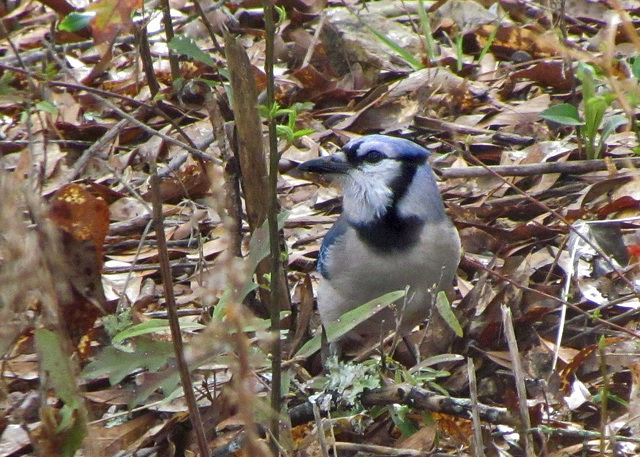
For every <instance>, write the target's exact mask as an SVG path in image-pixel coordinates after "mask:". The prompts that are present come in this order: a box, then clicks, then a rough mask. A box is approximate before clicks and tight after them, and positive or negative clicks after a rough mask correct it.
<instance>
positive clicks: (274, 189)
mask: <svg viewBox="0 0 640 457" xmlns="http://www.w3.org/2000/svg"><path fill="white" fill-rule="evenodd" d="M262 8H263V10H264V23H265V34H266V36H265V41H266V44H265V46H266V49H265V59H264V66H265V73H266V76H267V101H266V104H267V107H268V108H271V107H273V106H274V104H275V77H274V74H273V62H274V61H275V54H274V42H275V23H274V20H273V5H272V4H271V1H270V0H262ZM267 124H268V126H269V212H268V214H267V219H268V223H269V251H270V261H271V263H270V267H271V268H270V269H271V295H270V308H269V311H270V313H269V314H270V318H271V331H272V332H273V333H274V334H275V338H274V340H273V346H272V348H271V409H272V410H273V412H272V414H273V416H272V418H271V433H272V434H273V437H274V441H279V438H280V412H281V410H282V347H281V342H280V309H281V304H280V285H281V283H280V266H281V260H280V257H281V254H280V251H281V249H280V232H279V230H278V212H279V210H280V208H279V206H280V205H279V202H278V161H279V159H280V154H278V135H277V131H276V120H275V118H274V117H273V116H270V117H269V118H268V119H267ZM325 444H326V443H325ZM274 450H276V449H275V448H274ZM323 452H325V457H328V455H329V452H328V450H326V445H325V449H323Z"/></svg>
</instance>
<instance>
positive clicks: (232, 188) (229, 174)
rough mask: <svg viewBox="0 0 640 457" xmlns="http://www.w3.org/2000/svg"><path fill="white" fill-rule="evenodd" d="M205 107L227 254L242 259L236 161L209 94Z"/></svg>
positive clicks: (214, 100)
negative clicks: (214, 146) (219, 180)
mask: <svg viewBox="0 0 640 457" xmlns="http://www.w3.org/2000/svg"><path fill="white" fill-rule="evenodd" d="M197 3H198V2H197V0H196V4H197ZM205 105H206V107H207V111H208V112H209V119H210V121H211V126H212V127H213V137H214V138H215V139H216V141H217V142H218V149H220V157H222V160H223V161H224V207H225V210H226V212H227V216H228V217H229V219H230V223H229V224H228V227H227V228H228V230H229V237H230V238H231V239H230V241H229V252H230V253H231V254H233V255H234V256H236V257H242V200H241V197H240V170H239V165H238V159H237V158H236V157H235V156H234V155H233V150H232V149H231V145H230V144H229V139H228V138H227V134H226V133H225V129H224V126H225V122H224V118H223V117H222V113H221V112H220V104H219V102H218V100H217V98H216V97H214V96H213V94H212V93H211V92H209V93H208V94H207V96H206V98H205Z"/></svg>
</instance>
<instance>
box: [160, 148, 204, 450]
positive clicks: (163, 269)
mask: <svg viewBox="0 0 640 457" xmlns="http://www.w3.org/2000/svg"><path fill="white" fill-rule="evenodd" d="M149 164H150V166H151V194H152V198H153V225H154V230H155V232H156V240H157V241H158V259H159V261H160V273H161V276H162V283H163V286H164V295H165V300H166V304H167V312H168V314H169V326H170V327H171V339H172V341H173V348H174V351H175V354H176V362H177V365H178V371H179V372H180V381H181V383H182V390H183V391H184V396H185V400H186V401H187V406H188V408H189V417H190V418H191V425H192V427H193V429H194V430H195V433H196V438H197V441H198V448H199V451H200V455H201V456H203V457H208V456H209V446H208V444H207V437H206V435H205V433H204V425H203V424H202V418H201V417H200V410H199V409H198V403H197V402H196V397H195V394H194V391H193V384H192V383H191V376H190V374H189V366H188V365H187V362H186V360H185V357H184V348H183V344H182V334H181V333H180V320H179V319H178V313H177V305H176V300H175V295H174V293H173V276H172V275H171V269H170V267H169V251H168V250H167V244H166V241H167V240H166V238H165V233H164V221H163V215H162V202H161V201H160V178H159V177H158V173H157V171H158V170H157V165H156V162H155V157H153V158H151V160H149Z"/></svg>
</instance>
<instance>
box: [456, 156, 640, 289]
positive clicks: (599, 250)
mask: <svg viewBox="0 0 640 457" xmlns="http://www.w3.org/2000/svg"><path fill="white" fill-rule="evenodd" d="M452 146H453V145H452ZM454 147H455V146H454ZM463 152H464V151H463ZM465 156H466V157H467V158H468V159H469V160H471V161H473V162H475V163H477V164H479V165H480V166H482V167H484V168H487V170H489V171H490V173H491V174H492V175H493V176H495V177H497V178H499V179H500V180H502V182H504V183H505V184H506V185H508V186H509V187H511V189H513V190H515V191H516V192H517V193H519V194H520V195H522V196H523V197H525V198H526V199H527V200H529V201H531V202H532V203H534V204H536V205H538V206H539V207H540V208H543V209H544V210H545V211H546V212H548V213H549V214H551V215H552V216H553V217H555V218H556V219H557V220H558V221H560V222H562V223H563V224H565V225H566V226H567V228H568V229H569V230H572V231H573V232H574V233H575V234H576V235H578V237H580V238H581V239H582V240H583V241H584V242H585V243H586V244H587V245H588V246H589V247H590V248H591V249H593V250H594V251H595V252H596V253H597V254H598V255H599V256H600V257H602V258H603V259H604V261H605V262H606V263H607V265H608V266H609V268H611V270H612V271H614V272H615V273H616V275H617V276H618V277H619V278H620V279H621V280H622V282H624V283H625V284H626V286H627V287H628V288H629V290H631V291H632V293H633V294H634V295H635V296H636V297H638V298H640V292H639V291H638V290H637V289H636V287H635V285H634V284H633V283H632V282H631V281H629V279H627V278H626V277H625V276H624V275H623V274H622V271H620V268H618V266H617V265H616V263H615V262H613V261H612V260H611V257H610V256H609V255H607V254H606V253H605V252H604V251H603V250H602V248H600V246H598V245H596V244H595V243H593V242H592V241H591V240H590V239H589V238H588V237H587V236H585V235H584V234H583V233H580V231H579V230H576V229H575V228H574V227H573V226H572V225H571V223H570V222H569V221H568V220H567V219H566V218H564V217H563V216H562V215H561V214H560V213H558V212H557V211H555V210H553V209H551V208H550V207H549V206H548V205H546V204H544V203H542V202H541V201H539V200H537V199H535V198H534V197H532V196H531V195H529V194H528V193H527V192H525V191H523V190H522V189H520V188H519V187H518V186H516V185H515V184H513V183H512V182H510V181H509V180H508V179H505V178H504V177H502V176H501V175H499V174H498V173H496V172H495V171H494V170H490V169H489V168H488V167H487V166H486V165H484V164H483V163H482V162H481V161H480V160H478V159H477V158H476V157H474V156H473V155H471V154H465Z"/></svg>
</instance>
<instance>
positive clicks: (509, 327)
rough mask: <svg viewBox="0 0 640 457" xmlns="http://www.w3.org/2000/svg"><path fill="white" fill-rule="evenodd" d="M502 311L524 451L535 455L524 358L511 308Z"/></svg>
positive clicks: (529, 456) (529, 454)
mask: <svg viewBox="0 0 640 457" xmlns="http://www.w3.org/2000/svg"><path fill="white" fill-rule="evenodd" d="M500 309H501V311H502V325H503V326H504V333H505V337H506V339H507V345H508V346H509V355H510V356H511V363H512V364H513V375H514V377H515V381H516V391H517V393H518V402H519V403H520V404H519V407H520V408H519V409H520V421H521V429H522V437H521V438H522V440H523V443H524V452H525V455H527V456H528V457H534V456H535V452H534V449H533V440H532V439H531V435H530V434H529V433H527V432H526V430H529V429H530V428H531V418H530V417H529V408H528V406H527V388H526V387H525V384H524V369H523V368H522V360H520V353H519V352H518V341H517V340H516V334H515V332H514V330H513V321H512V319H511V310H510V309H509V308H507V306H506V305H502V306H501V307H500Z"/></svg>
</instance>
